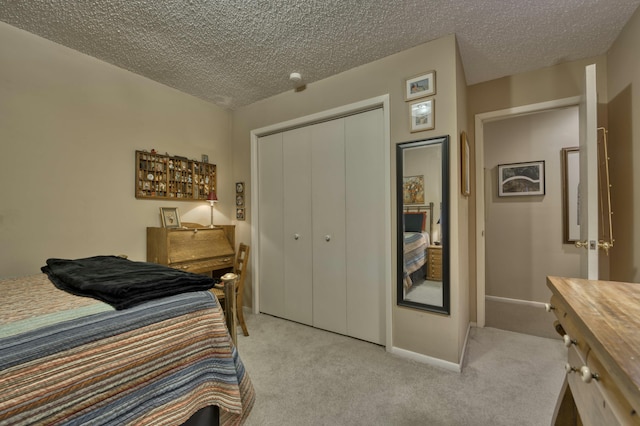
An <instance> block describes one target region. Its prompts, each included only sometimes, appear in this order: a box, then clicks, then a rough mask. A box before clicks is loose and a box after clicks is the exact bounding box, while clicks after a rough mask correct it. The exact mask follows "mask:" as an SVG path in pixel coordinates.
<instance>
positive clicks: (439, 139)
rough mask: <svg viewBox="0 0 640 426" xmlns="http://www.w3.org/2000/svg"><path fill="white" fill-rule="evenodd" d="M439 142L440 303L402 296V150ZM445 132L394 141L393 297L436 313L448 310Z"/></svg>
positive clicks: (447, 202)
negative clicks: (394, 269) (395, 275)
mask: <svg viewBox="0 0 640 426" xmlns="http://www.w3.org/2000/svg"><path fill="white" fill-rule="evenodd" d="M438 143H439V144H441V146H442V171H441V172H442V210H441V216H440V241H441V242H442V243H441V245H442V306H436V305H429V304H426V303H419V302H414V301H409V300H404V288H403V281H404V268H403V265H404V199H403V179H404V171H403V169H404V155H403V154H404V150H405V149H407V148H415V147H420V146H428V145H435V144H438ZM449 219H450V218H449V136H448V135H446V136H439V137H435V138H428V139H419V140H414V141H409V142H401V143H398V144H396V226H397V227H396V232H397V266H396V269H397V282H396V286H397V299H396V304H397V305H398V306H405V307H410V308H416V309H421V310H424V311H429V312H436V313H440V314H445V315H450V314H451V309H450V308H451V300H450V294H451V292H450V286H451V284H450V278H449V277H450V273H449V267H450V265H449V263H450V261H449V257H450V256H449V253H450V250H451V247H450V243H449Z"/></svg>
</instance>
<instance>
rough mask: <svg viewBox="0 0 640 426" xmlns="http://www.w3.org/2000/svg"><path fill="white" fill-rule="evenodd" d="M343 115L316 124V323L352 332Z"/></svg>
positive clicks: (313, 170) (313, 168)
mask: <svg viewBox="0 0 640 426" xmlns="http://www.w3.org/2000/svg"><path fill="white" fill-rule="evenodd" d="M344 144H345V135H344V119H343V118H341V119H337V120H333V121H328V122H325V123H320V124H316V125H314V126H311V159H312V160H311V163H312V164H311V188H312V205H313V325H314V326H315V327H318V328H322V329H324V330H329V331H334V332H336V333H342V334H346V333H347V289H346V285H347V272H346V258H345V250H346V229H345V226H346V225H345V203H346V200H345V196H346V194H345V162H344V161H345V158H344V149H345V146H344Z"/></svg>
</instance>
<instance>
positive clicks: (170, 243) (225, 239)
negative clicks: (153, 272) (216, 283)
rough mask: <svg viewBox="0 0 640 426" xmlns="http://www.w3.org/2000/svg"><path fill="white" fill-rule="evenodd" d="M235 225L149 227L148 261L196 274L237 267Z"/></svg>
mask: <svg viewBox="0 0 640 426" xmlns="http://www.w3.org/2000/svg"><path fill="white" fill-rule="evenodd" d="M234 247H235V226H234V225H222V226H216V227H215V228H205V227H201V228H200V227H198V228H147V262H153V263H159V264H162V265H167V266H170V267H172V268H176V269H181V270H184V271H188V272H193V273H196V274H203V273H207V274H209V273H212V272H213V273H214V274H215V271H221V270H225V269H228V268H233V262H234V257H235V253H234Z"/></svg>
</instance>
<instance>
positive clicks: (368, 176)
mask: <svg viewBox="0 0 640 426" xmlns="http://www.w3.org/2000/svg"><path fill="white" fill-rule="evenodd" d="M383 130H384V128H383V114H382V110H381V109H376V110H373V111H367V112H364V113H361V114H357V115H352V116H349V117H346V118H345V140H346V144H345V164H346V167H345V174H346V185H345V199H346V209H345V215H346V224H347V225H346V240H347V247H346V265H347V294H346V298H347V325H348V328H347V334H348V335H349V336H353V337H357V338H359V339H362V340H366V341H369V342H374V343H379V344H383V343H384V341H385V306H384V301H385V297H384V271H385V268H384V262H383V259H384V258H385V255H384V253H385V247H384V213H385V211H384V209H385V199H384V198H385V197H384V187H385V175H384V170H385V164H384V137H383Z"/></svg>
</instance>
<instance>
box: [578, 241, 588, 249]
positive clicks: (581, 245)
mask: <svg viewBox="0 0 640 426" xmlns="http://www.w3.org/2000/svg"><path fill="white" fill-rule="evenodd" d="M575 246H576V247H578V248H582V247H584V248H587V247H588V246H589V241H586V240H585V241H576V242H575Z"/></svg>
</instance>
